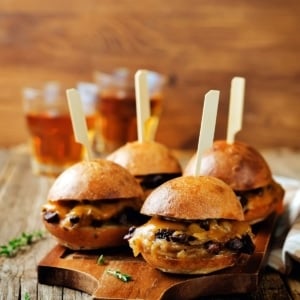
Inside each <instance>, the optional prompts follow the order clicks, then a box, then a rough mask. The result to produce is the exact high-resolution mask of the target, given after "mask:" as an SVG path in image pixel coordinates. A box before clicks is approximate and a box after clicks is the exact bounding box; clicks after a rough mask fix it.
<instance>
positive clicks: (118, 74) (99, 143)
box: [95, 69, 165, 156]
mask: <svg viewBox="0 0 300 300" xmlns="http://www.w3.org/2000/svg"><path fill="white" fill-rule="evenodd" d="M95 80H96V83H97V85H98V109H97V110H98V116H97V120H96V132H95V141H96V150H97V152H98V153H99V154H100V155H104V156H105V155H107V154H109V153H111V152H112V151H114V150H116V149H117V148H119V147H121V146H122V145H124V144H125V143H126V142H130V141H135V140H137V121H136V101H135V87H134V74H133V73H132V72H130V71H128V70H127V69H117V70H116V71H115V72H113V73H112V74H107V73H101V72H96V73H95ZM164 85H165V76H163V75H161V74H159V73H157V72H153V71H148V87H149V94H150V105H151V119H150V122H148V124H149V126H151V128H148V130H147V131H148V132H152V135H153V136H154V135H155V132H156V128H157V126H158V124H159V119H160V116H161V113H162V108H163V87H164Z"/></svg>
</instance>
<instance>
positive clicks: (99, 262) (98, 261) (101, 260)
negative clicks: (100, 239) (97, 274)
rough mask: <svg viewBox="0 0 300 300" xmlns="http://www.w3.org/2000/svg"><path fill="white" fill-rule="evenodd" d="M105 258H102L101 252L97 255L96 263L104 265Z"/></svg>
mask: <svg viewBox="0 0 300 300" xmlns="http://www.w3.org/2000/svg"><path fill="white" fill-rule="evenodd" d="M105 263H106V262H105V258H104V255H103V254H101V255H100V256H99V257H98V259H97V264H98V265H105Z"/></svg>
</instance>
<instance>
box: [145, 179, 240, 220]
mask: <svg viewBox="0 0 300 300" xmlns="http://www.w3.org/2000/svg"><path fill="white" fill-rule="evenodd" d="M141 213H143V214H145V215H150V216H163V217H169V218H177V219H186V220H204V219H221V218H222V219H223V218H224V219H234V220H244V214H243V209H242V206H241V203H240V201H239V200H238V199H237V197H236V196H235V194H234V192H233V191H232V189H231V188H230V187H229V186H228V185H227V184H225V183H224V182H223V181H221V180H219V179H217V178H215V177H211V176H181V177H177V178H175V179H172V180H169V181H167V182H165V183H163V184H162V185H160V186H159V187H158V188H156V189H155V190H154V191H153V192H152V193H151V194H150V195H149V196H148V198H146V200H145V202H144V204H143V206H142V209H141Z"/></svg>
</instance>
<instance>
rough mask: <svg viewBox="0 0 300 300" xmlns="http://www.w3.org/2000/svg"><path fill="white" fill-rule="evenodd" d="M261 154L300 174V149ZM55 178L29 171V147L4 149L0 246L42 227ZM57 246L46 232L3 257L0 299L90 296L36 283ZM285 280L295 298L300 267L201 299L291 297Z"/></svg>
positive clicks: (276, 167)
mask: <svg viewBox="0 0 300 300" xmlns="http://www.w3.org/2000/svg"><path fill="white" fill-rule="evenodd" d="M263 154H264V155H265V156H266V158H267V160H268V161H269V162H270V164H271V167H272V169H273V170H277V171H278V172H279V173H278V175H285V176H290V177H293V178H296V179H300V153H299V152H294V151H289V150H287V149H282V150H280V151H279V150H268V151H264V152H263ZM183 157H184V156H183ZM187 157H188V156H187ZM187 157H186V158H187ZM283 165H285V167H286V169H284V170H285V174H281V173H280V169H281V166H283ZM288 170H289V173H288V172H287V171H288ZM52 181H53V180H51V179H48V178H46V177H38V176H34V175H32V174H31V170H30V162H29V155H28V151H27V147H23V146H20V147H16V148H14V149H10V150H7V149H6V150H3V149H1V150H0V245H3V244H6V243H7V242H8V241H9V240H10V239H12V238H14V237H16V236H19V235H20V234H21V233H22V232H32V231H34V230H39V229H41V228H43V227H42V223H41V216H40V208H41V205H42V204H43V203H44V202H45V199H46V195H47V192H48V189H49V187H50V185H51V184H52ZM55 245H56V242H55V241H54V239H53V238H51V237H50V236H48V235H47V236H46V237H45V238H44V239H42V240H40V241H38V242H36V243H34V244H32V245H31V246H30V247H28V248H27V249H24V250H23V251H22V252H20V253H18V255H16V256H15V257H12V258H5V257H0V291H1V292H0V299H1V300H7V299H12V300H15V299H16V300H19V299H22V300H23V299H25V295H29V296H30V299H31V300H35V299H43V300H44V299H49V300H50V299H62V300H65V299H90V296H89V295H88V294H86V293H82V292H79V291H75V290H72V289H69V288H64V287H63V288H62V287H58V286H51V285H44V284H38V282H37V269H36V268H37V265H38V263H39V262H40V261H41V259H42V258H44V257H45V256H46V254H47V253H48V252H49V251H50V250H51V249H52V248H53V247H54V246H55ZM287 284H289V285H288V286H289V289H290V293H291V295H292V296H293V299H299V295H300V284H299V269H297V270H296V272H295V274H294V276H293V277H291V278H289V280H288V281H284V280H283V278H282V276H281V275H280V274H279V273H277V272H275V271H273V270H271V269H269V268H267V269H266V270H265V272H264V273H263V276H262V279H261V282H260V286H259V289H258V291H257V292H255V293H250V294H246V295H245V294H243V295H230V296H209V297H205V298H201V299H206V300H216V299H219V300H221V299H225V300H229V299H236V300H237V299H247V300H250V299H251V300H254V299H255V300H263V299H291V297H290V296H289V295H290V294H289V289H288V288H287V286H286V285H287ZM216 288H217V287H216Z"/></svg>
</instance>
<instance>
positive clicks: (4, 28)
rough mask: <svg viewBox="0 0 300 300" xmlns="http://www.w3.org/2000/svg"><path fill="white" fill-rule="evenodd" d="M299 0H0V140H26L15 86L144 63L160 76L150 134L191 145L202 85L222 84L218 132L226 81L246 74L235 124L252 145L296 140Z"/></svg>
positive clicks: (220, 134) (223, 119) (221, 133)
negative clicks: (156, 122) (159, 105)
mask: <svg viewBox="0 0 300 300" xmlns="http://www.w3.org/2000/svg"><path fill="white" fill-rule="evenodd" d="M299 16H300V2H299V1H298V0H286V1H279V0H274V1H271V0H266V1H259V0H252V1H246V0H240V1H237V0H222V1H217V0H188V1H186V0H172V1H170V0H166V1H159V0H143V1H139V0H124V1H123V0H120V1H111V0H87V1H81V0H76V1H61V0H51V1H49V0H44V1H38V0H22V1H21V0H1V1H0V91H1V92H0V128H1V129H0V145H2V146H9V145H14V144H17V143H20V142H24V141H25V140H26V128H25V126H24V119H23V116H22V108H21V89H22V87H24V86H28V85H32V84H36V83H41V82H43V81H46V80H53V79H55V80H59V81H61V82H62V83H63V84H64V85H65V86H66V87H73V86H74V85H75V84H76V83H77V82H78V81H82V80H89V81H90V80H92V76H93V72H94V71H95V70H104V71H111V70H113V69H114V68H117V67H128V68H130V69H132V70H134V71H135V70H137V69H139V68H147V69H152V70H156V71H159V72H161V73H164V74H166V75H167V76H168V78H169V84H168V87H167V90H166V100H165V109H164V114H163V117H162V120H161V123H160V127H159V132H158V135H157V140H158V141H161V142H164V143H165V144H167V145H168V146H170V147H175V148H194V147H196V145H197V139H198V132H199V126H200V117H201V114H202V104H203V97H204V94H205V93H206V92H207V91H208V90H210V89H219V90H220V91H221V98H220V106H219V114H218V121H217V130H216V137H217V138H225V131H226V123H227V112H228V97H229V87H230V81H231V78H232V77H233V76H236V75H239V76H244V77H245V78H246V95H245V96H246V98H245V101H246V102H245V108H244V111H245V113H244V122H243V130H242V131H241V132H240V133H239V135H238V138H239V139H241V140H244V141H247V142H249V143H251V144H253V145H254V146H256V147H281V146H288V147H292V148H300V140H299V131H300V122H299V115H300V105H299V96H300V82H299V79H300V37H299V32H300V18H299Z"/></svg>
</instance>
